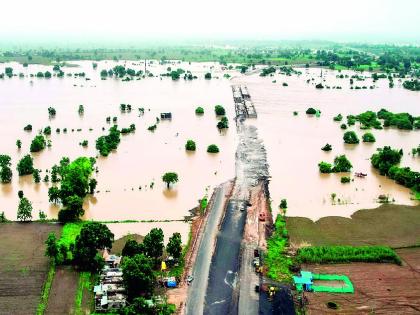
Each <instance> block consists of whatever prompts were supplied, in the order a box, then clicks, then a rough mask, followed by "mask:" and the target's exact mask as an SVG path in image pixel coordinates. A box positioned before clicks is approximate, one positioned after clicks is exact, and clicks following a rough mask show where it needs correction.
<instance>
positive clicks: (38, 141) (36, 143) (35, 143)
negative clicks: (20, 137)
mask: <svg viewBox="0 0 420 315" xmlns="http://www.w3.org/2000/svg"><path fill="white" fill-rule="evenodd" d="M46 145H47V141H46V140H45V138H44V136H43V135H37V136H35V138H34V139H33V140H32V142H31V147H30V151H31V152H39V151H41V150H43V149H45V146H46Z"/></svg>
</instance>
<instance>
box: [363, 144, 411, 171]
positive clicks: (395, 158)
mask: <svg viewBox="0 0 420 315" xmlns="http://www.w3.org/2000/svg"><path fill="white" fill-rule="evenodd" d="M402 155H403V151H402V150H399V151H398V150H394V149H392V148H391V147H389V146H385V147H383V148H382V149H378V152H377V153H375V154H373V155H372V157H371V158H370V160H371V163H372V165H373V167H375V168H377V169H378V170H379V173H380V174H381V175H388V171H389V169H390V168H391V167H392V166H394V165H397V164H399V163H400V161H401V157H402Z"/></svg>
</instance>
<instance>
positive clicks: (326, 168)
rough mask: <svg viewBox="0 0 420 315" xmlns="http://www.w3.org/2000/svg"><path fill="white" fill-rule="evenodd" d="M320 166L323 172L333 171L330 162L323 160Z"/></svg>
mask: <svg viewBox="0 0 420 315" xmlns="http://www.w3.org/2000/svg"><path fill="white" fill-rule="evenodd" d="M318 167H319V171H320V172H321V173H331V172H332V165H331V164H330V163H327V162H324V161H322V162H320V163H319V164H318Z"/></svg>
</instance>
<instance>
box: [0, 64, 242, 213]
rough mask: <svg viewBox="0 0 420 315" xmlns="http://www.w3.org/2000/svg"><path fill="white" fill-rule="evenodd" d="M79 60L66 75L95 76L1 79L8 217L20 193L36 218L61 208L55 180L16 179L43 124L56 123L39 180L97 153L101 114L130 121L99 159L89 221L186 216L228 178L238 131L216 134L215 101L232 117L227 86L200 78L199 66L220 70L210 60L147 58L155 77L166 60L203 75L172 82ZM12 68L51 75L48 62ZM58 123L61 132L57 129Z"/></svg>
mask: <svg viewBox="0 0 420 315" xmlns="http://www.w3.org/2000/svg"><path fill="white" fill-rule="evenodd" d="M133 63H134V64H133ZM78 64H80V67H77V68H73V67H71V68H63V71H64V72H65V73H67V72H71V73H76V72H82V71H83V72H85V73H86V77H87V78H90V79H91V80H88V81H87V80H86V79H84V78H77V77H74V76H73V77H67V76H65V77H64V78H56V77H53V78H51V79H42V78H30V77H24V78H19V77H13V78H11V79H8V78H5V79H4V80H1V81H0V95H1V98H0V138H1V139H3V140H2V147H1V153H2V154H8V155H10V156H11V157H12V163H13V165H12V170H13V172H14V176H13V181H12V183H11V184H6V185H1V186H0V206H1V207H0V210H1V211H5V214H6V217H7V218H9V219H16V210H17V205H18V196H17V193H18V191H19V190H23V191H24V193H25V196H27V198H28V199H29V200H30V201H32V203H33V208H34V213H33V215H34V218H36V217H37V216H38V215H37V214H38V210H43V211H44V212H46V214H47V216H48V218H54V217H57V212H58V210H59V209H58V207H57V206H54V205H52V204H50V203H49V202H48V193H47V192H48V187H50V186H51V183H44V182H41V183H39V184H35V183H33V180H32V176H24V177H19V176H18V174H17V172H16V170H15V169H16V163H17V162H18V161H19V159H20V158H22V157H23V156H24V155H26V154H28V153H29V146H30V142H31V140H32V139H33V138H34V136H35V135H36V134H37V132H38V130H40V129H42V128H44V127H46V126H51V129H52V134H51V136H49V137H48V138H49V139H50V140H51V142H52V147H51V148H47V149H45V150H43V151H41V152H39V153H35V154H33V157H34V166H35V167H36V168H38V169H42V170H43V171H42V173H41V177H42V178H44V176H45V175H46V172H45V170H46V169H50V168H51V167H52V166H53V165H54V164H57V163H58V162H59V161H60V159H61V158H62V157H63V156H67V157H69V158H70V159H74V158H77V157H79V156H88V157H90V156H97V155H98V152H97V150H96V149H95V140H96V139H97V138H98V137H99V136H101V135H104V134H107V133H108V129H109V128H110V127H111V126H112V123H107V122H106V117H108V116H110V117H114V116H116V117H117V119H118V122H117V124H118V126H119V128H122V127H128V126H129V125H130V124H132V123H134V124H135V125H136V131H135V133H131V134H128V135H122V137H121V143H120V145H119V147H118V149H117V151H116V152H113V153H111V154H110V155H109V156H108V157H106V158H105V157H99V158H98V159H97V164H96V166H97V167H98V169H99V172H98V173H97V175H96V178H97V180H98V186H97V191H98V192H97V193H95V195H94V196H92V197H88V198H86V201H85V205H84V208H85V210H86V213H85V219H94V220H104V221H111V220H152V219H153V220H162V219H165V220H166V219H183V217H184V216H186V215H188V214H189V212H188V210H189V209H191V208H193V207H195V206H196V205H197V203H198V202H197V201H198V199H200V198H202V197H203V196H204V195H205V194H206V189H209V190H208V192H209V194H210V193H211V188H212V187H213V186H215V185H217V184H219V183H220V182H223V181H226V180H227V179H230V178H232V177H233V176H234V156H235V154H234V152H235V147H236V145H235V130H234V128H231V129H228V130H227V131H226V132H224V133H222V134H221V133H220V132H219V131H218V129H217V128H216V124H217V121H218V119H217V118H216V116H215V113H214V106H215V105H216V104H221V105H223V106H224V107H225V108H226V111H227V117H228V118H229V119H232V117H233V112H234V109H233V104H232V102H233V101H232V96H231V89H230V83H229V81H228V80H227V79H222V78H220V79H212V80H204V79H203V76H204V73H205V72H208V71H211V72H214V73H216V72H217V69H210V67H211V65H212V64H193V65H191V66H190V65H188V64H175V65H164V66H159V65H157V64H153V65H150V64H148V70H149V71H151V72H153V73H154V74H155V75H156V74H158V73H159V72H162V73H164V72H166V67H168V66H172V67H174V68H178V67H179V68H184V69H185V70H187V69H191V70H192V72H193V74H195V75H197V76H198V77H199V79H197V80H193V81H184V80H183V79H180V80H179V81H172V80H171V79H170V78H167V77H165V78H163V79H160V78H156V77H155V78H146V79H142V80H139V81H137V80H133V81H130V82H122V81H121V80H120V79H118V80H116V79H114V78H108V79H107V80H101V79H100V71H101V70H102V69H111V68H112V67H113V66H115V65H116V62H113V61H107V62H99V63H98V67H97V70H93V69H92V62H79V63H78ZM119 64H122V63H121V62H120V63H119ZM11 66H12V67H13V68H14V69H15V72H17V73H18V72H21V71H22V72H23V73H25V74H29V73H36V72H37V71H46V70H49V71H51V68H52V67H51V66H50V67H46V66H35V65H30V66H29V67H28V68H23V67H22V66H20V65H17V64H15V63H12V64H11ZM126 66H127V67H130V68H134V69H136V70H137V69H141V70H143V69H144V64H140V63H136V62H127V63H126ZM214 73H213V76H215V74H214ZM220 77H221V76H220ZM121 103H125V104H131V105H132V111H131V112H130V113H128V112H126V113H121V112H120V104H121ZM80 104H83V105H84V114H83V115H79V113H78V107H79V105H80ZM50 106H53V107H54V108H55V109H56V110H57V114H56V117H55V118H52V119H50V118H49V117H48V111H47V109H48V107H50ZM197 106H202V107H203V108H204V110H205V113H204V115H202V116H197V115H196V114H195V112H194V111H195V108H196V107H197ZM141 107H143V108H144V110H145V111H144V115H139V111H138V108H141ZM161 112H172V120H168V121H167V120H165V121H164V120H162V121H161V122H160V123H158V124H157V128H156V130H155V131H154V132H151V131H148V130H147V128H148V127H149V126H151V125H153V124H155V122H156V117H158V116H160V113H161ZM27 124H32V125H33V131H32V132H25V131H24V130H23V127H24V126H26V125H27ZM231 124H232V125H233V122H231ZM103 127H104V128H105V131H103V130H102V128H103ZM56 128H60V129H61V132H60V133H56ZM63 128H67V133H63ZM78 129H81V130H80V131H78ZM90 129H92V130H90ZM73 130H74V131H73ZM17 139H20V140H21V141H22V149H20V150H18V149H17V147H16V145H15V143H16V140H17ZM188 139H193V140H195V141H196V143H197V150H196V152H194V153H187V152H186V151H185V143H186V141H187V140H188ZM83 140H87V141H88V147H87V148H83V147H82V146H80V145H79V143H80V142H82V141H83ZM213 143H214V144H216V145H218V146H219V148H220V153H218V154H209V153H207V152H206V149H207V146H208V145H209V144H213ZM167 171H175V172H177V173H178V175H179V182H178V183H177V184H176V185H174V186H173V188H171V189H170V190H168V189H166V186H165V184H164V183H163V182H162V180H161V176H162V175H163V174H164V173H165V172H167Z"/></svg>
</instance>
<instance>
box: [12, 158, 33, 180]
mask: <svg viewBox="0 0 420 315" xmlns="http://www.w3.org/2000/svg"><path fill="white" fill-rule="evenodd" d="M16 169H17V171H18V173H19V176H23V175H30V174H32V173H33V172H34V159H33V158H32V157H31V156H30V155H29V154H27V155H25V156H24V157H23V158H22V159H21V160H20V161H19V162H18V164H17V167H16Z"/></svg>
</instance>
